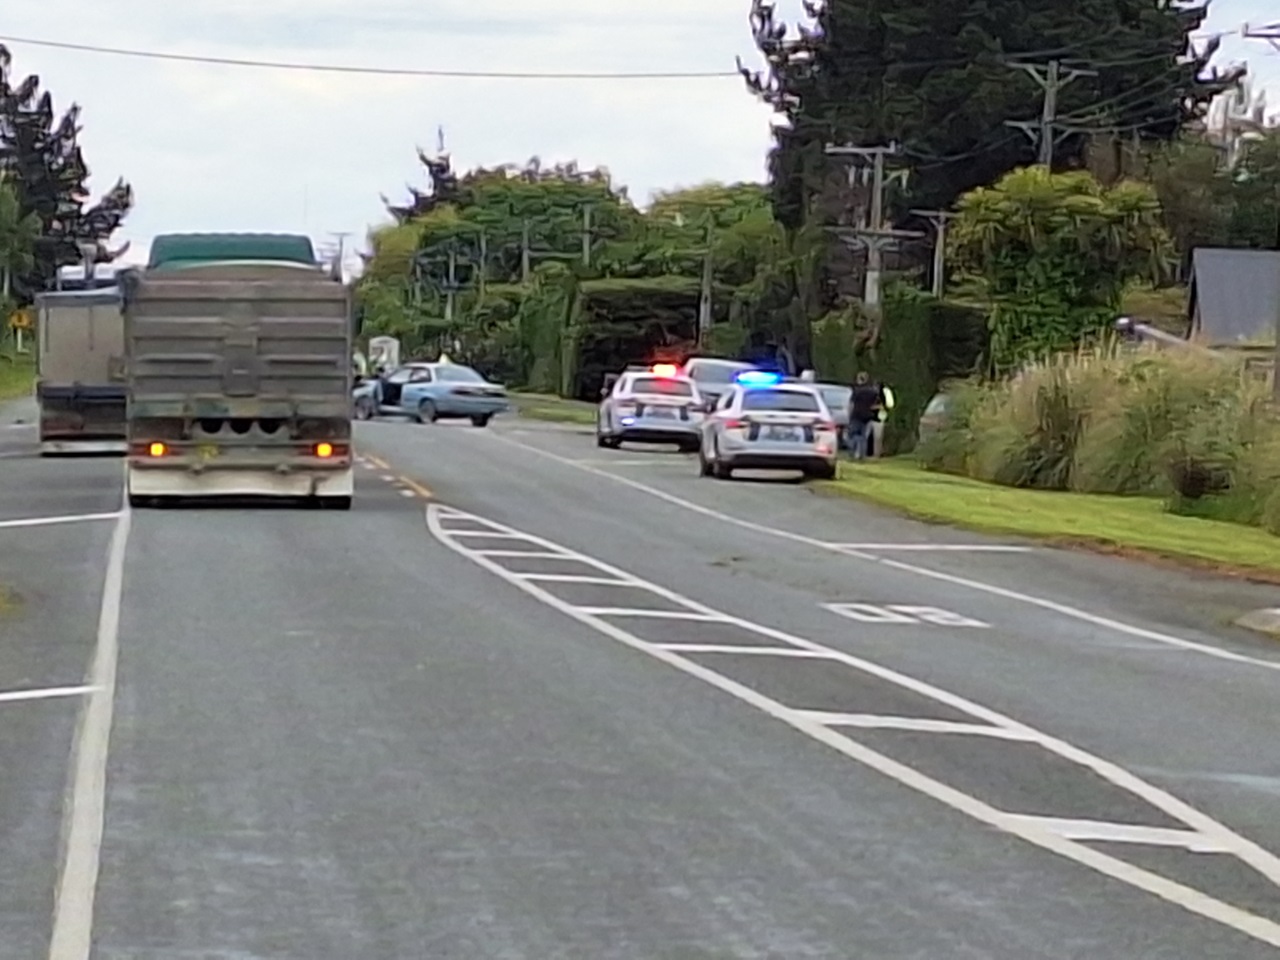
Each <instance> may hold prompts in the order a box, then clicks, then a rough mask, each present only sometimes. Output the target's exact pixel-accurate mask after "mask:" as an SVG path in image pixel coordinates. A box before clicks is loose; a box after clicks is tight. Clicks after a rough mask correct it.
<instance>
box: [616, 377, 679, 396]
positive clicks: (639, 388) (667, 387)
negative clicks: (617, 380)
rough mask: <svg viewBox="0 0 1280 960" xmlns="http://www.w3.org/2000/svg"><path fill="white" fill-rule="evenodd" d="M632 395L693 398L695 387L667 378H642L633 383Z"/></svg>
mask: <svg viewBox="0 0 1280 960" xmlns="http://www.w3.org/2000/svg"><path fill="white" fill-rule="evenodd" d="M631 392H632V393H660V394H666V395H668V396H672V397H692V396H693V385H692V384H691V383H689V382H688V381H685V380H668V379H667V378H666V377H640V378H638V379H636V380H633V381H631Z"/></svg>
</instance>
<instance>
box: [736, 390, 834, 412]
mask: <svg viewBox="0 0 1280 960" xmlns="http://www.w3.org/2000/svg"><path fill="white" fill-rule="evenodd" d="M742 409H743V410H779V411H782V412H785V413H818V412H820V411H821V409H822V408H821V407H819V406H818V398H817V397H816V396H814V395H813V394H812V393H801V392H800V391H798V390H748V391H747V392H746V394H744V395H743V397H742Z"/></svg>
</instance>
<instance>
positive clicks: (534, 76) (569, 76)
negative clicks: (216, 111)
mask: <svg viewBox="0 0 1280 960" xmlns="http://www.w3.org/2000/svg"><path fill="white" fill-rule="evenodd" d="M0 43H16V44H26V45H27V46H31V47H46V48H49V49H53V50H75V51H77V52H79V53H97V54H104V55H107V56H114V57H133V58H135V59H141V60H167V61H171V62H176V63H203V64H212V65H215V66H223V67H254V68H258V69H265V70H298V71H306V72H310V73H344V74H366V75H370V76H382V77H464V78H474V79H486V80H489V79H492V80H701V79H711V78H716V79H724V78H726V77H734V78H736V79H740V78H741V76H742V75H741V74H740V73H739V72H738V71H737V70H705V71H696V70H694V71H686V72H680V71H651V72H639V73H626V72H623V73H541V72H537V71H530V72H522V71H498V70H419V69H413V68H408V67H405V68H400V67H357V66H350V65H345V64H333V63H303V62H298V61H290V60H254V59H249V58H242V57H213V56H199V55H197V54H186V53H162V52H160V51H158V50H134V49H128V48H124V47H103V46H98V45H97V44H89V43H65V42H63V41H60V40H36V39H32V38H31V37H0Z"/></svg>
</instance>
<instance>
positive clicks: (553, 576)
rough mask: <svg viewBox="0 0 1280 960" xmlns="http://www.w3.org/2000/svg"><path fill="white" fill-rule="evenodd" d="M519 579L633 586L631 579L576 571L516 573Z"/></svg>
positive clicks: (607, 585) (602, 585)
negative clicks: (577, 572)
mask: <svg viewBox="0 0 1280 960" xmlns="http://www.w3.org/2000/svg"><path fill="white" fill-rule="evenodd" d="M516 576H518V577H519V578H520V579H521V580H538V581H540V582H542V583H590V584H595V585H597V586H601V587H633V586H635V583H634V582H633V581H631V580H619V579H618V578H617V577H589V576H585V575H583V576H579V575H578V574H576V573H518V574H516Z"/></svg>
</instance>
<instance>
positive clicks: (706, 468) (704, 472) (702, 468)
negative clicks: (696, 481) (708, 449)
mask: <svg viewBox="0 0 1280 960" xmlns="http://www.w3.org/2000/svg"><path fill="white" fill-rule="evenodd" d="M698 476H700V477H709V476H711V461H710V460H708V459H707V455H706V454H705V453H703V452H702V448H701V447H699V448H698Z"/></svg>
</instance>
